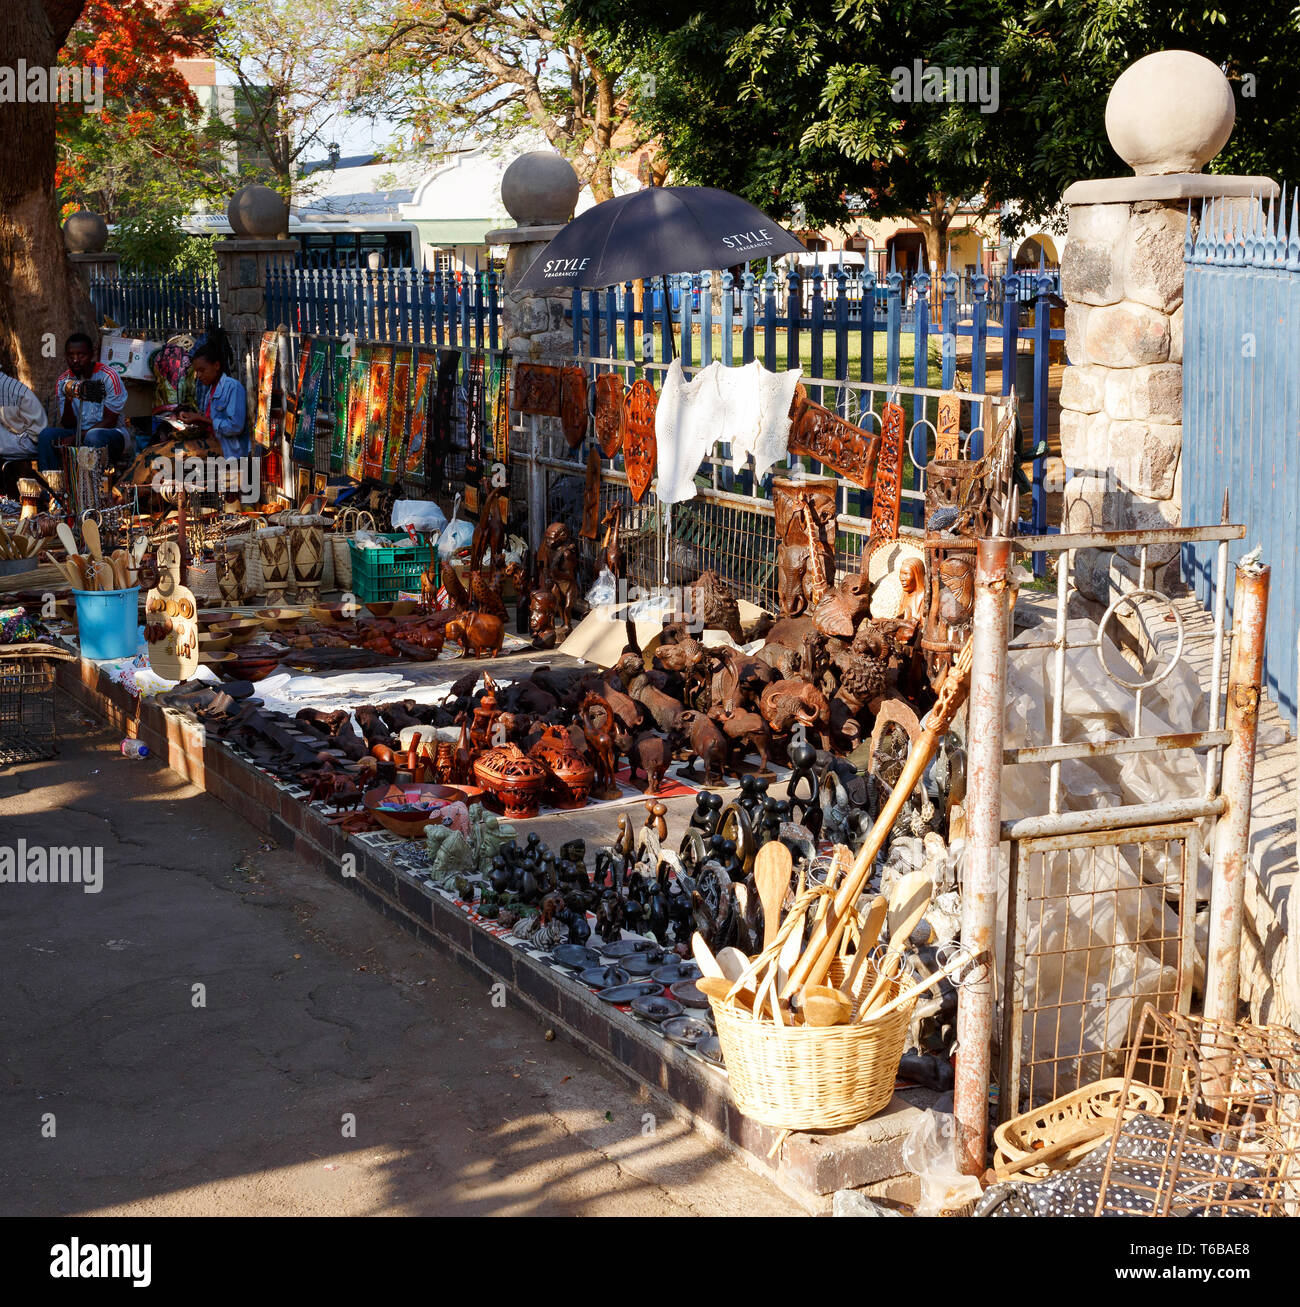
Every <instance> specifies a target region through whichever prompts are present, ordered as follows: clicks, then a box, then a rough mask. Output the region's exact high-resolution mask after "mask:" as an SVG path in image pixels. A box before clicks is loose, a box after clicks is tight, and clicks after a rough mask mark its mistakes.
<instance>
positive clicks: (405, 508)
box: [393, 499, 472, 535]
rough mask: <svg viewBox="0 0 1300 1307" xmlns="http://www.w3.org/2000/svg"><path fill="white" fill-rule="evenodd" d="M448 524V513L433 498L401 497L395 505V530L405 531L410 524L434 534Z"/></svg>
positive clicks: (424, 533)
mask: <svg viewBox="0 0 1300 1307" xmlns="http://www.w3.org/2000/svg"><path fill="white" fill-rule="evenodd" d="M446 525H447V514H446V513H444V512H443V511H442V509H441V508H439V507H438V505H437V504H435V503H433V502H432V501H431V500H428V499H399V500H398V501H397V502H396V503H395V504H394V505H393V530H394V531H405V530H406V528H407V527H408V526H409V527H414V528H415V530H416V531H419V532H420V533H421V534H423V535H432V534H433V532H435V531H441V530H442V529H443V528H444V527H445V526H446ZM471 530H472V528H471Z"/></svg>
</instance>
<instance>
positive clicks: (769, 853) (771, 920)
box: [754, 840, 793, 948]
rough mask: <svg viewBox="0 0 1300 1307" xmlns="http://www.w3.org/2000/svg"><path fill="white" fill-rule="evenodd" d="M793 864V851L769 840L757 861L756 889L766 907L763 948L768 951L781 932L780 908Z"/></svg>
mask: <svg viewBox="0 0 1300 1307" xmlns="http://www.w3.org/2000/svg"><path fill="white" fill-rule="evenodd" d="M792 866H793V862H792V860H791V858H790V850H789V849H787V848H786V847H785V845H784V844H782V843H781V841H780V840H768V842H767V843H766V844H764V845H763V847H762V848H761V849H759V851H758V856H757V857H756V858H755V859H754V888H755V889H756V890H758V898H759V902H760V903H762V905H763V947H764V948H767V947H768V946H769V945H770V944H771V943H772V941H773V940H774V939H775V938H776V932H777V931H778V930H779V929H780V928H781V908H782V906H783V905H784V903H785V892H786V890H788V889H789V888H790V871H791V868H792Z"/></svg>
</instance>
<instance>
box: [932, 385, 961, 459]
mask: <svg viewBox="0 0 1300 1307" xmlns="http://www.w3.org/2000/svg"><path fill="white" fill-rule="evenodd" d="M934 430H935V441H934V456H935V458H936V459H938V460H940V461H944V460H946V459H953V458H960V457H961V396H960V395H959V394H958V393H957V392H956V391H955V390H950V391H948V392H947V393H946V394H943V395H940V396H939V419H938V421H937V422H936V423H935V428H934Z"/></svg>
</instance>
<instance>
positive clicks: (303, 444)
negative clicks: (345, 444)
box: [293, 337, 326, 466]
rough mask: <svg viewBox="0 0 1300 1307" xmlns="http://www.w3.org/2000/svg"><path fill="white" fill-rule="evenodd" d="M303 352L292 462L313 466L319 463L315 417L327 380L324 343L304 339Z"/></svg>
mask: <svg viewBox="0 0 1300 1307" xmlns="http://www.w3.org/2000/svg"><path fill="white" fill-rule="evenodd" d="M302 349H303V354H302V358H301V360H300V362H299V366H298V402H297V405H296V411H295V414H294V430H293V461H294V462H295V463H302V464H304V465H306V466H311V465H312V464H314V463H315V461H316V414H317V412H318V411H319V409H320V396H321V386H322V383H323V382H324V379H325V364H326V354H325V342H324V341H323V340H308V339H307V338H305V337H304V339H303V342H302Z"/></svg>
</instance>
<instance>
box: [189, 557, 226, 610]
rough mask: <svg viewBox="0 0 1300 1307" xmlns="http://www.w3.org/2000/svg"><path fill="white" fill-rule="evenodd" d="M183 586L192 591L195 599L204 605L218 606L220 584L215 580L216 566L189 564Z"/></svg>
mask: <svg viewBox="0 0 1300 1307" xmlns="http://www.w3.org/2000/svg"><path fill="white" fill-rule="evenodd" d="M185 584H186V585H187V586H188V587H189V588H190V589H191V590H193V591H194V597H195V599H197V600H199V601H200V602H201V603H204V604H220V603H222V602H223V601H222V598H221V583H220V582H219V581H218V580H217V564H216V561H215V560H213V561H212V562H211V563H202V562H197V563H191V564H190V565H189V566H188V567H187V568H186V569H185Z"/></svg>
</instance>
